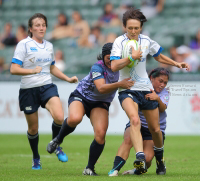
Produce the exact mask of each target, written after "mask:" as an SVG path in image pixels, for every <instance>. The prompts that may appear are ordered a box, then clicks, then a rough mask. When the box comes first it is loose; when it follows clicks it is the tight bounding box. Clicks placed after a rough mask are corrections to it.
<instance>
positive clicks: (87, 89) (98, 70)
mask: <svg viewBox="0 0 200 181" xmlns="http://www.w3.org/2000/svg"><path fill="white" fill-rule="evenodd" d="M97 79H105V82H106V84H111V83H115V82H117V81H118V79H119V72H118V71H117V72H113V71H112V70H111V69H109V68H108V67H106V66H105V65H104V62H103V60H99V61H98V62H96V63H95V64H94V65H93V66H92V68H91V70H90V73H89V74H88V75H87V76H86V77H84V78H83V79H82V80H81V81H80V83H79V84H78V86H77V88H76V89H77V90H78V92H79V93H80V94H81V95H82V96H84V97H85V98H86V99H88V100H91V101H102V102H112V100H113V98H114V97H115V93H116V91H117V89H116V90H114V91H112V92H110V93H107V94H101V93H100V92H99V91H98V89H97V88H96V86H95V84H94V80H97Z"/></svg>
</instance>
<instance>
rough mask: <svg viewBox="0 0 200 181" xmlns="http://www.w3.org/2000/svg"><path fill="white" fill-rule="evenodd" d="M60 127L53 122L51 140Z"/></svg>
mask: <svg viewBox="0 0 200 181" xmlns="http://www.w3.org/2000/svg"><path fill="white" fill-rule="evenodd" d="M61 127H62V125H59V124H56V123H55V122H54V121H53V123H52V139H54V138H55V137H56V136H57V135H58V134H59V131H60V129H61Z"/></svg>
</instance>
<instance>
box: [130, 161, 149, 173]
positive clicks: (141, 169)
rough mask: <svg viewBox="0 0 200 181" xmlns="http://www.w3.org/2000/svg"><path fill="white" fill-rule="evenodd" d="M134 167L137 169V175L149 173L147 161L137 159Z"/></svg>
mask: <svg viewBox="0 0 200 181" xmlns="http://www.w3.org/2000/svg"><path fill="white" fill-rule="evenodd" d="M133 165H134V168H135V169H136V171H135V174H137V175H140V174H143V173H146V172H147V166H146V161H145V160H144V159H136V160H135V161H134V163H133Z"/></svg>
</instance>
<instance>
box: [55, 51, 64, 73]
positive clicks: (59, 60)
mask: <svg viewBox="0 0 200 181" xmlns="http://www.w3.org/2000/svg"><path fill="white" fill-rule="evenodd" d="M55 60H56V63H55V66H56V67H57V68H58V69H59V70H60V71H61V72H64V71H65V69H66V64H65V61H64V55H63V52H62V51H61V50H57V51H56V54H55Z"/></svg>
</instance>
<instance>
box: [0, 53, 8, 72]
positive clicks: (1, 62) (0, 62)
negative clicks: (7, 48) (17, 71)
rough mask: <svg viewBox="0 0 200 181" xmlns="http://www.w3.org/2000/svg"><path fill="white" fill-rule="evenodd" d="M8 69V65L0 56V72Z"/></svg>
mask: <svg viewBox="0 0 200 181" xmlns="http://www.w3.org/2000/svg"><path fill="white" fill-rule="evenodd" d="M8 70H9V65H8V64H5V60H4V58H3V57H0V73H4V72H6V71H8Z"/></svg>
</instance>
